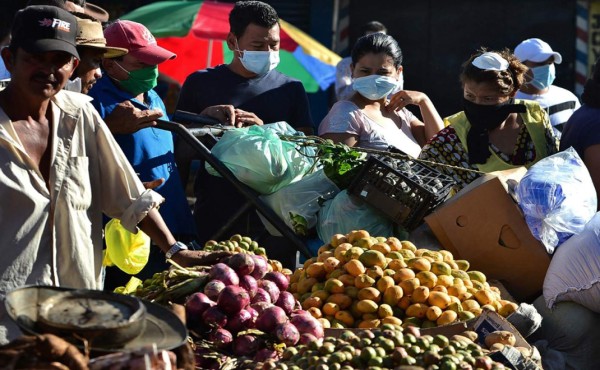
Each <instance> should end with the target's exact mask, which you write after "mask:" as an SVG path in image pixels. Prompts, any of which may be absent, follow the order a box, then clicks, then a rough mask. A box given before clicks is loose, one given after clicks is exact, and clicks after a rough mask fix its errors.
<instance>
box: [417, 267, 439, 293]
mask: <svg viewBox="0 0 600 370" xmlns="http://www.w3.org/2000/svg"><path fill="white" fill-rule="evenodd" d="M416 277H417V278H418V279H419V282H420V283H421V285H423V286H426V287H427V288H429V289H431V288H433V287H434V286H435V285H436V284H437V280H438V278H437V276H435V274H434V273H433V272H431V271H419V272H418V273H417V275H416Z"/></svg>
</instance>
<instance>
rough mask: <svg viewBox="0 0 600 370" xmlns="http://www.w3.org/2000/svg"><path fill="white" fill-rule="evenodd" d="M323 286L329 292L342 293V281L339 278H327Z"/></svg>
mask: <svg viewBox="0 0 600 370" xmlns="http://www.w3.org/2000/svg"><path fill="white" fill-rule="evenodd" d="M323 288H324V289H325V291H327V292H329V293H344V283H342V282H341V281H340V280H339V279H328V280H327V281H326V282H325V285H324V287H323Z"/></svg>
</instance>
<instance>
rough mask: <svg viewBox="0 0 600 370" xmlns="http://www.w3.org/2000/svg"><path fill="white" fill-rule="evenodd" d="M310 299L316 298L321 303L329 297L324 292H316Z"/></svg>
mask: <svg viewBox="0 0 600 370" xmlns="http://www.w3.org/2000/svg"><path fill="white" fill-rule="evenodd" d="M310 296H311V297H318V298H320V299H321V300H322V301H324V300H326V299H327V298H328V297H329V293H327V292H326V291H324V290H316V291H314V292H312V293H311V294H310Z"/></svg>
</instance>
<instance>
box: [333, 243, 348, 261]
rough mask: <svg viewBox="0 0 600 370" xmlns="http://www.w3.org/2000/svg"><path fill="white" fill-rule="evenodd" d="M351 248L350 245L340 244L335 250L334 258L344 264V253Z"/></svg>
mask: <svg viewBox="0 0 600 370" xmlns="http://www.w3.org/2000/svg"><path fill="white" fill-rule="evenodd" d="M350 248H352V244H350V243H342V244H340V245H338V246H337V248H335V250H334V252H333V255H334V256H335V258H337V259H338V260H339V261H340V262H342V263H343V262H346V252H347V251H348V250H349V249H350Z"/></svg>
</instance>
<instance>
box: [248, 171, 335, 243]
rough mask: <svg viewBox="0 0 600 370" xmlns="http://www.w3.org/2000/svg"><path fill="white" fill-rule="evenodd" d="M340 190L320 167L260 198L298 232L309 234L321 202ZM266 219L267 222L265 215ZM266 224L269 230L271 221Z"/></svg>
mask: <svg viewBox="0 0 600 370" xmlns="http://www.w3.org/2000/svg"><path fill="white" fill-rule="evenodd" d="M339 192H340V189H338V187H337V186H336V185H335V184H334V183H333V182H332V181H331V180H329V178H328V177H327V176H326V175H325V173H324V172H323V170H322V169H320V170H318V171H316V172H314V173H311V174H310V175H307V176H304V177H303V178H302V179H301V180H299V181H297V182H295V183H293V184H290V185H288V186H286V187H285V188H283V189H279V190H278V191H276V192H275V193H273V194H269V195H263V196H261V197H260V198H261V199H262V200H263V201H264V202H265V204H267V205H268V206H269V207H271V208H272V209H273V211H275V213H276V214H277V215H278V216H279V217H280V218H281V219H282V220H283V221H284V222H285V223H286V225H288V226H289V227H290V228H291V229H292V230H294V232H295V233H296V234H298V235H301V236H306V235H307V231H308V230H310V229H312V228H313V227H315V226H316V225H317V214H318V212H319V209H320V208H321V206H320V204H319V202H321V201H323V200H328V199H331V198H333V197H334V196H335V195H336V194H337V193H339ZM263 222H266V223H268V221H266V220H264V219H263ZM265 227H267V230H271V228H272V227H271V226H270V224H269V225H266V224H265ZM271 234H272V235H278V234H279V233H273V232H271Z"/></svg>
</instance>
